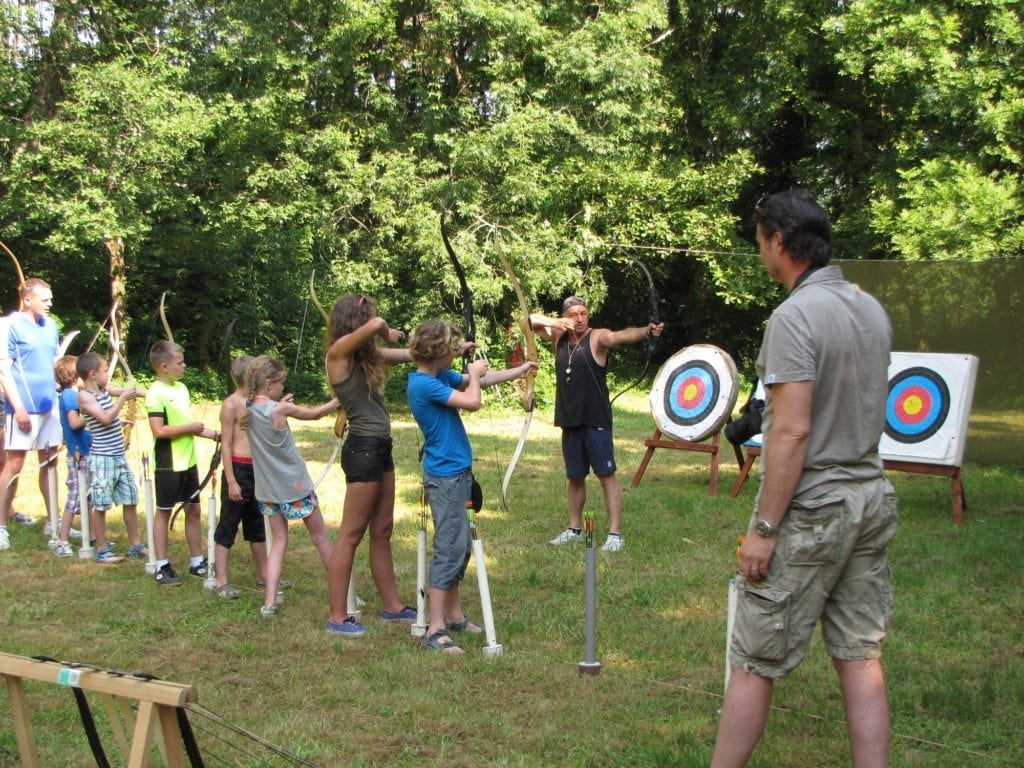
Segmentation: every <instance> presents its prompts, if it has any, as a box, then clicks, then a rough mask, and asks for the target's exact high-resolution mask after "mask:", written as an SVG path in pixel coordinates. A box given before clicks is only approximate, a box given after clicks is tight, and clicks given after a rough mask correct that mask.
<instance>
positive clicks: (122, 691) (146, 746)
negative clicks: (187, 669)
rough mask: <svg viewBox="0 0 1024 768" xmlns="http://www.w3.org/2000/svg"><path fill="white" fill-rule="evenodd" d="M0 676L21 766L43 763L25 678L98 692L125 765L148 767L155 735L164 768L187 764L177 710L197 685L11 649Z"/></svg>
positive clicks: (0, 660)
mask: <svg viewBox="0 0 1024 768" xmlns="http://www.w3.org/2000/svg"><path fill="white" fill-rule="evenodd" d="M0 676H2V677H3V678H4V681H5V682H6V684H7V696H8V698H9V699H10V703H11V715H12V719H13V721H14V735H15V738H16V740H17V742H18V753H19V756H20V758H21V765H22V766H24V768H41V766H42V763H41V762H40V761H39V752H38V750H37V749H36V745H35V739H34V737H33V735H32V718H31V711H30V705H29V700H28V697H27V696H26V694H25V680H36V681H39V682H43V683H54V684H56V685H63V686H66V687H70V688H76V689H80V690H81V691H91V692H94V693H98V694H99V695H100V697H101V699H102V702H103V709H104V711H105V713H106V715H107V718H108V720H109V724H110V726H111V729H112V730H113V732H114V736H115V738H116V740H117V743H118V746H119V747H120V748H121V750H122V752H123V753H124V754H125V756H126V757H127V759H128V763H127V765H128V767H129V768H145V767H146V766H148V765H150V746H151V745H152V744H153V741H154V738H155V740H156V743H157V746H158V747H159V749H160V752H161V754H162V756H163V758H164V764H165V765H166V766H167V768H185V766H186V765H188V763H186V759H185V752H184V751H183V745H182V726H181V724H180V723H179V721H178V711H179V710H180V709H182V708H183V707H184V706H185V705H186V704H189V703H193V702H195V701H196V700H197V694H196V689H195V688H194V687H192V686H190V685H180V684H178V683H168V682H164V681H163V680H149V679H144V678H137V677H132V676H127V675H118V674H114V673H112V672H109V671H106V670H101V669H95V668H93V667H87V666H83V667H79V666H68V665H67V664H61V663H60V662H55V661H38V660H36V659H30V658H26V657H24V656H14V655H12V654H9V653H0ZM129 699H131V700H135V701H138V711H137V712H136V711H135V710H133V709H132V707H131V705H130V704H129V702H128V700H129Z"/></svg>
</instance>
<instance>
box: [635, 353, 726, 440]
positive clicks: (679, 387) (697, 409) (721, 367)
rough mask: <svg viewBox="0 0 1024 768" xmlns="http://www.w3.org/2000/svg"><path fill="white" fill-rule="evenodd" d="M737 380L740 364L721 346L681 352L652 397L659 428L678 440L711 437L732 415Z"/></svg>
mask: <svg viewBox="0 0 1024 768" xmlns="http://www.w3.org/2000/svg"><path fill="white" fill-rule="evenodd" d="M737 378H738V377H737V373H736V364H735V363H734V362H733V361H732V358H731V357H729V355H728V354H727V353H726V352H724V351H723V350H721V349H719V348H718V347H715V346H712V345H710V344H694V345H692V346H689V347H686V348H684V349H682V350H680V351H679V352H677V353H676V354H674V355H673V356H672V357H670V358H669V359H668V361H666V363H665V364H664V365H663V366H662V367H661V370H660V371H658V375H657V377H656V378H655V380H654V388H653V389H652V390H651V394H650V396H649V398H648V399H649V401H650V405H651V413H652V415H653V416H654V421H655V422H656V423H657V424H658V428H659V429H660V430H661V431H662V432H663V433H665V434H666V435H670V436H671V437H674V438H676V439H678V440H689V441H691V442H697V441H700V440H704V439H705V438H707V437H710V436H711V435H713V434H714V433H715V432H717V431H718V430H719V429H720V428H721V426H722V424H724V423H725V420H726V419H727V418H728V417H729V414H731V413H732V409H733V406H734V405H735V404H736V396H737Z"/></svg>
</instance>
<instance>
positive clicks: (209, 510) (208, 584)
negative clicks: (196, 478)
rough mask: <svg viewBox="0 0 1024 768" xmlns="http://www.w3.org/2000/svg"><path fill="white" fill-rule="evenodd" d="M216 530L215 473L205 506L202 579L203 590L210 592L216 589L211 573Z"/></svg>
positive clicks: (215, 546)
mask: <svg viewBox="0 0 1024 768" xmlns="http://www.w3.org/2000/svg"><path fill="white" fill-rule="evenodd" d="M216 530H217V476H216V473H214V474H213V476H211V477H210V498H209V501H208V503H207V506H206V578H205V579H203V588H204V589H206V590H207V591H208V592H212V591H213V590H215V589H216V588H217V574H215V573H214V572H213V567H214V562H215V560H216V557H217V543H216V542H215V541H214V540H213V534H214V533H215V532H216Z"/></svg>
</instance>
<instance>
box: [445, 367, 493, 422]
mask: <svg viewBox="0 0 1024 768" xmlns="http://www.w3.org/2000/svg"><path fill="white" fill-rule="evenodd" d="M487 370H488V365H487V361H486V360H474V361H473V362H472V363H470V364H469V366H468V367H467V368H466V373H465V374H464V375H463V377H462V380H463V382H464V385H465V389H453V390H452V393H451V395H449V397H448V402H447V403H446V405H448V406H449V407H451V408H458V409H460V410H463V411H478V410H480V405H481V403H482V402H483V398H482V397H481V395H480V379H481V378H482V377H483V376H485V375H486V374H487Z"/></svg>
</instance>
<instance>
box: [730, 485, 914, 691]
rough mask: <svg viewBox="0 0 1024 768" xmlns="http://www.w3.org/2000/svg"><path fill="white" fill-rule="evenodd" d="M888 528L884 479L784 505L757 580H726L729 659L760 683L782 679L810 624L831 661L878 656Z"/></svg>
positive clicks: (891, 500) (894, 522)
mask: <svg viewBox="0 0 1024 768" xmlns="http://www.w3.org/2000/svg"><path fill="white" fill-rule="evenodd" d="M898 527H899V513H898V511H897V501H896V497H895V496H894V495H893V492H892V486H891V485H890V484H889V481H888V480H886V479H885V478H878V479H876V480H868V481H864V482H849V483H843V484H841V485H839V486H838V487H836V488H834V489H833V490H831V491H829V492H828V493H827V494H825V495H824V496H821V497H819V498H816V499H800V500H794V501H793V502H792V503H791V505H790V508H789V510H788V511H787V512H786V516H785V517H784V518H783V520H782V524H781V525H780V526H779V533H778V543H777V544H776V547H775V553H774V555H773V556H772V559H771V562H770V563H769V566H768V574H767V576H765V578H764V580H763V581H761V582H757V583H752V582H750V581H748V580H746V579H744V578H743V577H741V576H737V577H736V579H737V584H738V589H739V595H738V598H739V599H738V602H737V608H736V622H735V625H734V630H733V635H732V640H733V650H732V655H731V657H730V661H731V662H732V663H733V664H736V665H738V666H741V667H743V668H744V669H745V670H747V671H748V672H753V673H755V674H757V675H760V676H762V677H768V678H779V677H783V676H784V675H786V674H788V673H789V672H791V671H793V670H794V669H796V667H797V666H798V665H799V664H800V662H801V661H803V658H804V656H805V655H806V653H807V647H808V645H809V644H810V641H811V636H812V635H813V634H814V627H815V624H817V622H818V620H819V619H820V620H821V630H822V635H823V636H824V639H825V645H826V647H827V648H828V653H829V655H830V656H831V657H832V658H835V659H840V660H843V661H855V660H861V659H876V658H879V657H880V656H881V655H882V647H881V646H882V641H883V640H884V639H885V635H886V633H887V631H888V629H889V625H890V623H891V622H892V614H893V594H892V581H891V578H890V575H889V565H888V559H887V554H888V545H889V542H890V541H892V539H893V537H894V536H895V535H896V529H897V528H898Z"/></svg>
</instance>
